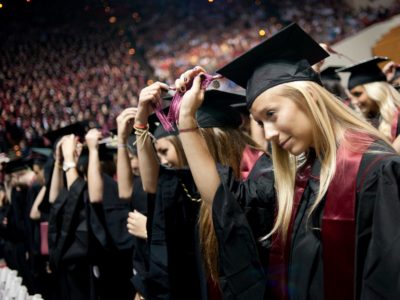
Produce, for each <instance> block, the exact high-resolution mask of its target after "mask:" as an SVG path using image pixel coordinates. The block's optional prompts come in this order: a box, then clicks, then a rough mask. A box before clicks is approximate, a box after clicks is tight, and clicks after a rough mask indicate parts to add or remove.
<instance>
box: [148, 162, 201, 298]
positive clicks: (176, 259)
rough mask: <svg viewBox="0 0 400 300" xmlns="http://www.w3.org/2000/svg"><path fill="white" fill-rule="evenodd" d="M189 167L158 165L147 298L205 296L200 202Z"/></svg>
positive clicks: (150, 238) (150, 241)
mask: <svg viewBox="0 0 400 300" xmlns="http://www.w3.org/2000/svg"><path fill="white" fill-rule="evenodd" d="M181 181H182V182H183V183H184V184H185V185H186V187H187V189H188V190H189V192H190V193H191V195H192V196H195V197H198V193H197V192H196V190H195V188H194V182H193V178H192V176H191V173H190V170H188V169H185V170H173V169H167V168H164V167H161V169H160V176H159V180H158V187H157V193H156V198H155V202H154V203H155V207H154V215H153V219H152V224H151V231H150V235H149V236H148V239H149V247H150V249H149V251H150V261H149V272H148V276H147V279H146V286H147V288H148V289H147V291H148V295H147V296H148V297H147V299H185V300H186V299H193V300H196V299H207V283H206V277H205V274H204V270H203V265H202V261H201V255H200V246H199V235H198V228H197V221H198V212H199V208H200V203H199V202H195V201H191V200H190V199H189V198H188V197H187V195H186V193H185V192H184V190H183V187H182V185H181Z"/></svg>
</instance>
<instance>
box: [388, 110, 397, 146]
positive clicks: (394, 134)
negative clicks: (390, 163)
mask: <svg viewBox="0 0 400 300" xmlns="http://www.w3.org/2000/svg"><path fill="white" fill-rule="evenodd" d="M398 124H399V110H398V109H396V111H395V112H394V116H393V120H392V126H391V130H390V133H391V135H392V140H391V141H392V142H394V140H395V139H396V137H397V127H398Z"/></svg>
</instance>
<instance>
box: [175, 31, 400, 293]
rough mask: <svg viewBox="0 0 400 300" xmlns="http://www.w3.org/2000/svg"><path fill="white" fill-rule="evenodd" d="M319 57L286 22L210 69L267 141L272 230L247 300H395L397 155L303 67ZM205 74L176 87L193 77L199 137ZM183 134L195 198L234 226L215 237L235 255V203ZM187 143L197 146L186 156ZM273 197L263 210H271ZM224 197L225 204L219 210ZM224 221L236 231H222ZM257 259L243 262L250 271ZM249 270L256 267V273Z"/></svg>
mask: <svg viewBox="0 0 400 300" xmlns="http://www.w3.org/2000/svg"><path fill="white" fill-rule="evenodd" d="M326 56H328V54H327V53H326V52H325V51H324V50H323V49H322V48H321V47H320V46H319V45H318V44H317V43H316V42H315V41H314V40H312V39H311V37H309V36H308V35H307V34H306V33H305V32H304V31H303V30H302V29H301V28H300V27H299V26H297V25H296V24H292V25H290V26H288V27H286V28H284V29H283V30H282V31H280V32H279V33H277V34H276V35H274V36H272V37H271V38H270V39H268V40H266V41H265V42H263V43H261V44H260V45H258V46H256V47H255V48H253V49H251V50H250V51H249V52H247V53H245V54H244V55H243V56H241V57H239V58H237V59H236V60H234V61H233V62H231V63H230V64H228V65H227V66H225V67H223V68H221V69H220V70H219V71H218V73H220V74H222V75H224V76H225V77H227V78H229V79H230V80H232V81H234V82H235V83H237V84H239V85H240V86H242V87H247V91H246V92H247V94H246V98H247V104H248V107H249V108H250V111H251V113H252V115H253V117H254V119H255V120H256V121H258V123H259V124H260V126H263V128H264V133H265V138H266V139H267V140H268V141H270V142H271V143H272V161H273V166H274V187H275V189H276V195H277V201H278V205H277V210H276V212H275V222H274V228H273V230H272V232H270V233H269V234H268V235H267V236H265V238H268V237H272V243H271V252H270V255H269V265H268V272H267V276H266V278H262V276H258V282H259V284H258V285H256V284H255V285H253V286H254V287H255V289H253V290H249V291H248V292H249V293H247V295H252V297H251V299H263V298H264V297H266V298H267V299H271V298H272V299H395V298H398V297H399V295H400V285H399V280H398V279H399V269H400V268H399V266H400V259H399V256H398V255H395V254H394V253H397V252H398V250H399V245H400V244H399V238H398V237H399V234H400V231H399V230H400V229H399V228H400V227H399V221H398V218H397V215H398V213H399V211H400V205H399V202H400V201H399V200H400V195H399V192H398V187H399V184H400V182H399V179H398V172H399V156H398V155H397V154H396V153H395V151H394V150H393V148H391V146H390V145H389V144H388V142H387V140H386V139H385V137H384V136H383V135H381V134H380V133H379V132H378V131H377V130H376V129H375V128H373V127H372V126H371V125H369V124H368V123H366V122H365V121H363V120H360V119H359V118H358V117H357V116H356V115H355V114H354V113H353V112H351V111H350V110H348V109H347V108H346V107H345V106H344V105H343V104H342V103H341V102H340V101H338V100H337V99H336V98H335V97H334V96H333V95H332V94H330V93H329V92H328V91H326V90H325V89H324V88H323V87H322V86H321V82H320V79H319V77H318V75H317V74H316V73H315V72H314V71H313V70H312V68H311V66H312V65H313V64H315V63H317V62H319V61H320V60H322V59H324V58H325V57H326ZM202 72H204V70H202V69H201V68H199V67H197V68H195V69H192V70H189V71H187V72H185V73H184V74H183V75H182V76H181V77H180V79H179V80H177V82H176V85H177V89H178V90H185V88H182V87H183V86H186V82H187V81H189V82H190V81H191V80H192V79H193V85H192V87H191V88H190V87H187V86H186V89H188V92H187V93H186V94H185V95H184V97H183V100H182V105H181V112H180V119H179V122H180V126H182V127H183V128H194V127H195V123H194V120H195V118H194V117H193V111H195V110H196V109H197V108H198V107H199V106H200V105H201V103H202V101H203V95H204V94H203V90H202V89H201V81H202V80H203V79H204V75H202V74H201V73H202ZM185 78H186V79H187V80H184V79H185ZM189 88H190V89H189ZM186 133H187V134H185V135H183V134H181V140H182V144H183V146H184V149H185V153H186V155H187V158H188V161H189V165H190V166H191V170H192V173H193V176H194V178H195V181H196V185H197V187H198V188H199V190H200V193H201V195H202V199H203V201H207V202H208V203H210V205H212V206H213V210H214V211H213V215H214V222H215V223H217V222H220V223H221V224H226V225H227V226H230V227H228V228H225V230H221V232H222V234H221V235H219V236H218V240H219V243H220V247H224V248H226V251H227V253H231V254H232V255H238V254H239V253H241V251H243V250H242V249H241V248H240V247H237V246H234V245H233V246H232V247H231V246H230V245H227V244H226V241H227V240H228V238H229V237H230V235H229V234H228V235H226V234H225V233H232V232H234V231H232V230H230V229H231V228H232V224H241V226H242V227H243V228H242V229H241V232H245V231H246V230H247V231H249V232H250V231H251V229H250V226H249V225H248V224H247V223H246V222H240V220H241V219H242V220H243V214H241V210H240V209H239V208H238V207H237V208H236V209H235V207H233V206H232V205H231V206H229V207H231V208H232V209H231V210H230V209H227V207H228V205H229V203H227V201H228V200H229V199H230V198H231V197H234V194H233V193H232V192H231V191H230V190H229V189H228V188H227V186H229V181H227V178H226V176H220V175H219V173H218V170H217V168H216V166H215V162H214V161H213V160H212V158H211V157H210V154H209V153H208V151H207V150H206V149H204V144H203V146H202V142H201V136H199V134H198V133H197V132H196V131H195V130H192V131H191V132H190V133H189V132H186ZM193 144H195V145H196V146H197V147H193V146H192V147H190V146H189V145H193ZM295 158H297V159H295ZM270 183H271V181H268V180H265V185H266V186H264V187H262V186H261V187H260V186H258V187H257V185H253V187H252V186H251V185H250V186H249V187H248V188H247V189H250V190H248V191H247V192H246V193H244V194H243V195H244V196H245V197H246V194H247V195H252V194H253V195H254V194H257V193H260V191H259V189H261V191H268V190H271V189H270V188H267V185H269V184H270ZM254 189H255V190H254ZM271 193H272V191H271V192H270V193H267V194H264V196H263V199H260V200H259V203H263V201H264V203H268V199H269V196H268V195H271ZM260 196H261V194H260ZM217 197H218V198H217ZM221 198H222V199H225V202H224V203H223V204H220V203H218V199H221ZM251 199H252V197H250V198H244V199H242V200H241V201H250V200H251ZM265 201H267V202H265ZM252 202H253V203H254V200H253V201H252ZM231 203H234V202H231ZM270 216H271V214H270ZM232 217H233V218H235V219H236V221H232V222H228V221H227V222H225V223H224V222H222V221H224V220H227V219H229V218H232ZM221 220H222V221H221ZM243 240H244V243H242V244H240V243H238V244H239V245H240V246H242V247H243V248H245V247H246V246H245V245H247V247H248V248H251V247H254V246H253V245H254V242H253V243H252V241H251V240H250V239H245V238H243ZM263 240H265V239H263ZM233 257H234V256H233ZM253 261H254V260H253V259H251V258H250V257H249V263H248V265H250V266H251V262H253ZM226 263H232V264H234V263H235V261H232V260H231V261H229V262H226ZM257 268H258V267H257V265H256V264H255V265H254V267H253V270H254V272H255V273H257ZM236 283H237V285H232V286H231V288H232V296H231V298H230V299H244V297H243V295H241V294H240V293H237V292H238V291H240V290H241V288H243V287H244V286H245V285H246V284H248V282H247V281H245V280H244V279H242V280H238V281H236ZM261 285H264V286H265V285H266V287H267V289H266V290H265V289H262V288H261ZM257 286H258V288H257ZM249 287H251V286H250V285H249Z"/></svg>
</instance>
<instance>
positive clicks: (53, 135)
mask: <svg viewBox="0 0 400 300" xmlns="http://www.w3.org/2000/svg"><path fill="white" fill-rule="evenodd" d="M88 129H89V122H88V121H82V122H77V123H74V124H71V125H68V126H65V127H62V128H59V129H57V130H54V131H50V132H47V133H46V134H44V137H46V138H47V139H48V140H49V141H50V142H51V144H53V145H54V144H55V143H56V141H57V140H58V139H60V138H62V137H63V136H65V135H69V134H75V135H76V136H79V137H82V138H83V137H84V136H85V134H86V132H87V131H88Z"/></svg>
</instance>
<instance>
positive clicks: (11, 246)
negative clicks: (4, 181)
mask: <svg viewBox="0 0 400 300" xmlns="http://www.w3.org/2000/svg"><path fill="white" fill-rule="evenodd" d="M31 193H33V190H32V188H26V187H19V188H13V189H12V192H11V203H10V204H9V206H8V210H7V212H6V213H7V225H6V226H5V227H3V228H2V230H1V234H2V236H3V237H4V239H5V245H4V257H5V260H6V263H7V265H8V267H9V268H10V269H14V270H17V271H18V275H19V276H20V277H22V279H23V284H24V285H26V287H27V288H28V290H29V291H30V290H32V277H31V274H30V270H29V248H30V245H31V243H30V235H29V213H28V203H27V202H28V201H27V197H28V195H30V194H31ZM27 254H28V257H27Z"/></svg>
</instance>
